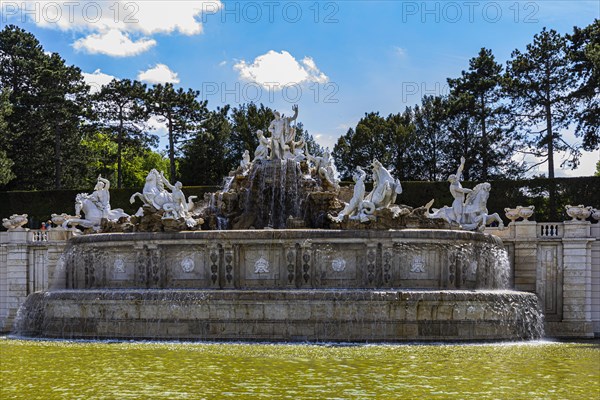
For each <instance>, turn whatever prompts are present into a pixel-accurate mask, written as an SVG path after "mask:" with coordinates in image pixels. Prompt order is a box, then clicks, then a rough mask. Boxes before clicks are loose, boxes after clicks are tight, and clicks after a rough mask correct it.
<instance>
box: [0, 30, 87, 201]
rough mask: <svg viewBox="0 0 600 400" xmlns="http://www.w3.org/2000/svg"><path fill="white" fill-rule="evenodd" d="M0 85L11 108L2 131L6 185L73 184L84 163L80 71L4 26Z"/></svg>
mask: <svg viewBox="0 0 600 400" xmlns="http://www.w3.org/2000/svg"><path fill="white" fill-rule="evenodd" d="M0 86H1V89H3V90H9V93H10V95H9V102H10V104H11V107H12V113H11V114H10V115H9V116H7V118H6V123H7V127H6V130H5V143H6V144H5V146H6V151H7V152H8V153H9V154H10V155H11V158H12V160H13V161H14V163H15V165H14V168H13V171H14V172H15V174H16V179H14V180H13V182H12V183H11V186H10V187H11V188H19V189H44V188H48V187H51V186H54V187H56V188H60V187H62V186H63V185H65V184H66V185H67V186H76V185H77V184H78V183H79V182H80V181H81V179H80V175H81V170H82V168H84V163H85V160H83V159H82V157H81V147H80V139H81V128H82V123H83V116H84V115H85V112H84V107H85V104H84V101H85V98H86V94H87V89H88V88H87V86H86V85H85V84H84V83H83V77H82V75H81V71H80V70H79V69H78V68H76V67H73V66H67V65H66V64H65V61H64V60H63V59H62V58H61V57H60V56H59V55H58V54H56V53H54V54H50V55H49V54H46V53H44V50H43V48H42V46H41V45H40V43H39V42H38V40H37V39H36V38H35V36H33V35H32V34H31V33H28V32H26V31H25V30H23V29H21V28H19V27H16V26H14V25H8V26H6V27H5V28H4V29H3V30H2V31H0ZM67 149H68V150H67Z"/></svg>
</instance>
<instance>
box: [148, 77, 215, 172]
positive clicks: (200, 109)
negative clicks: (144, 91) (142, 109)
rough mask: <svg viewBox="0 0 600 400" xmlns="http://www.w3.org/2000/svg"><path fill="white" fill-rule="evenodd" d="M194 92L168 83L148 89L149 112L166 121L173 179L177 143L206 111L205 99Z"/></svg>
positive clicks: (193, 130)
mask: <svg viewBox="0 0 600 400" xmlns="http://www.w3.org/2000/svg"><path fill="white" fill-rule="evenodd" d="M198 94H199V92H198V91H195V90H192V89H188V90H187V91H184V90H183V89H182V88H179V89H175V88H174V87H173V84H171V83H167V84H165V85H162V84H158V85H154V87H152V89H150V90H149V92H148V106H149V109H150V113H151V114H152V115H154V116H155V117H157V119H158V120H159V121H160V122H161V123H165V124H166V125H167V132H168V139H169V147H168V152H169V163H170V175H169V177H170V179H171V181H175V180H176V179H177V167H176V157H177V156H179V154H180V150H181V149H180V145H181V143H182V142H185V141H186V140H187V139H188V137H189V135H190V134H191V133H193V132H195V131H197V130H198V128H199V125H200V123H201V122H202V121H203V119H204V118H205V117H206V113H207V112H208V110H207V108H206V103H207V102H206V101H202V102H199V101H198V100H197V97H198Z"/></svg>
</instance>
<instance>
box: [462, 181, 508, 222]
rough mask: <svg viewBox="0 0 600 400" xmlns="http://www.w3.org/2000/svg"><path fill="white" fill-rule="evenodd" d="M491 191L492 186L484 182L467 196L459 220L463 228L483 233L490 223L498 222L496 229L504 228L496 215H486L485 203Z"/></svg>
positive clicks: (500, 219)
mask: <svg viewBox="0 0 600 400" xmlns="http://www.w3.org/2000/svg"><path fill="white" fill-rule="evenodd" d="M491 189H492V185H490V184H489V183H488V182H484V183H480V184H478V185H476V186H475V187H474V188H473V191H471V192H470V193H468V194H467V198H466V199H465V204H464V207H463V210H464V211H463V216H462V220H461V225H462V226H463V228H465V229H468V230H479V231H483V230H484V229H485V226H486V225H489V224H491V223H492V222H498V227H499V228H500V229H502V228H504V222H503V221H502V218H501V217H500V215H498V213H494V214H488V209H487V201H488V199H489V197H490V190H491Z"/></svg>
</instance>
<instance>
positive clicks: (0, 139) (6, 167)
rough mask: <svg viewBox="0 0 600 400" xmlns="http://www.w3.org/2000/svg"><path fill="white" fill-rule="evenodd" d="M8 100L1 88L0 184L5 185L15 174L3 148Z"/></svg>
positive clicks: (6, 93) (6, 94)
mask: <svg viewBox="0 0 600 400" xmlns="http://www.w3.org/2000/svg"><path fill="white" fill-rule="evenodd" d="M10 112H11V110H10V102H9V101H8V91H6V90H3V91H1V92H0V186H4V185H6V184H7V183H8V182H10V181H11V180H12V179H13V178H14V177H15V174H13V172H12V166H13V165H14V163H13V162H12V160H11V159H10V158H8V155H7V154H6V151H5V150H4V149H5V148H6V145H5V143H4V142H5V139H6V136H7V126H8V125H7V123H6V120H5V118H6V116H8V115H9V114H10Z"/></svg>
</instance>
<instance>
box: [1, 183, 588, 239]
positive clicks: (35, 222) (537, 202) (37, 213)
mask: <svg viewBox="0 0 600 400" xmlns="http://www.w3.org/2000/svg"><path fill="white" fill-rule="evenodd" d="M343 184H350V183H349V182H344V183H343ZM475 184H476V183H474V182H464V183H463V186H464V187H467V188H472V187H473V186H475ZM491 184H492V191H491V194H490V199H489V201H488V210H489V211H490V212H491V213H494V212H497V213H499V214H500V215H501V216H502V217H503V218H504V208H506V207H511V208H512V207H516V206H518V205H521V206H528V205H534V206H535V217H534V219H535V220H537V221H540V222H548V221H562V220H565V219H567V216H566V214H565V212H564V209H565V205H567V204H571V205H579V204H583V205H586V206H593V207H595V208H600V177H582V178H556V179H528V180H517V181H492V182H491ZM448 186H449V184H448V182H402V187H403V189H404V192H403V193H402V194H401V195H400V196H398V199H397V203H400V204H407V205H410V206H413V207H417V206H421V205H425V204H426V203H427V202H428V201H429V200H431V199H435V203H434V207H438V208H439V207H441V206H443V205H450V204H452V196H451V195H450V192H449V191H448ZM216 190H218V188H217V187H216V186H190V187H185V188H184V189H183V191H184V193H185V194H186V196H191V195H195V196H198V198H202V197H203V196H204V194H205V193H209V192H214V191H216ZM367 190H370V187H369V185H367ZM84 191H85V190H48V191H36V192H0V217H7V216H10V215H12V214H24V213H26V214H28V215H29V217H30V222H29V227H31V228H37V227H39V225H40V222H42V221H46V220H48V219H50V214H52V213H58V214H60V213H63V212H65V213H68V214H72V213H74V200H75V196H76V195H77V193H81V192H84ZM139 191H141V188H139V189H111V191H110V193H111V194H110V195H111V206H112V207H113V208H123V209H124V210H125V212H127V213H129V214H132V213H135V212H136V210H137V208H138V207H139V206H140V203H139V202H136V203H135V204H133V205H131V204H129V197H130V196H131V195H132V194H133V193H135V192H139ZM88 192H89V190H88ZM506 222H508V221H506Z"/></svg>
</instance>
